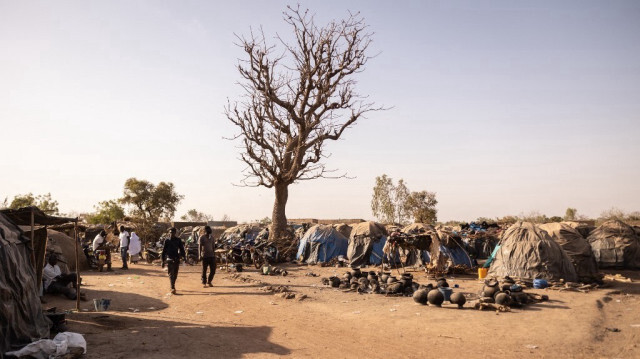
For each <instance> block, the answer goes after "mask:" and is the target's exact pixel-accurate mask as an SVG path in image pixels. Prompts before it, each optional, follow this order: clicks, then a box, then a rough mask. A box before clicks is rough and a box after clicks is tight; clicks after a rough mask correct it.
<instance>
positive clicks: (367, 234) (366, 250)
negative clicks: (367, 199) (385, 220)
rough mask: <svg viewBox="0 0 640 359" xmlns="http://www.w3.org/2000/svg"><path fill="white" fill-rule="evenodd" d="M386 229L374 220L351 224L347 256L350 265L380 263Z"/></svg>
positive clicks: (385, 238)
mask: <svg viewBox="0 0 640 359" xmlns="http://www.w3.org/2000/svg"><path fill="white" fill-rule="evenodd" d="M387 235H388V233H387V230H386V229H385V227H384V226H383V225H382V224H380V223H376V222H372V221H369V222H360V223H357V224H354V225H353V228H352V229H351V237H350V239H349V248H348V249H347V258H348V259H349V261H350V263H351V266H363V265H367V264H374V265H378V264H381V263H382V258H383V256H384V252H383V251H382V248H384V244H385V243H386V241H387Z"/></svg>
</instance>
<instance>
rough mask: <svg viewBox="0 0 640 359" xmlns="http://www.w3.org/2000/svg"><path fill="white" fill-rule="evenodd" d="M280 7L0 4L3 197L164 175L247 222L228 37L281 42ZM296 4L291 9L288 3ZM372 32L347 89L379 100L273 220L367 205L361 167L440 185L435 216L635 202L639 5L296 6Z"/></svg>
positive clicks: (66, 193)
mask: <svg viewBox="0 0 640 359" xmlns="http://www.w3.org/2000/svg"><path fill="white" fill-rule="evenodd" d="M287 4H292V3H291V2H282V1H257V0H256V1H247V0H245V1H228V2H210V1H144V0H139V1H130V0H123V1H85V0H83V1H55V2H54V1H31V0H25V1H8V0H0V128H1V129H2V133H3V136H1V137H2V139H1V140H0V150H1V151H2V153H3V155H2V156H1V157H0V166H1V168H2V169H3V175H2V176H0V197H1V198H0V200H2V199H4V198H5V197H8V198H9V200H11V199H12V198H13V196H15V195H18V194H24V193H28V192H32V193H34V194H44V193H51V195H52V197H53V198H54V199H56V200H57V201H58V202H59V203H60V210H61V211H62V212H64V213H82V212H89V211H92V210H93V208H94V207H93V206H94V205H96V204H97V203H98V202H100V201H103V200H108V199H114V198H118V197H120V196H121V195H122V190H123V184H124V182H125V180H126V179H127V178H130V177H136V178H139V179H146V180H149V181H152V182H154V183H158V182H160V181H170V182H173V183H174V184H175V186H176V189H177V191H178V192H179V193H180V194H183V195H184V196H185V198H184V200H183V201H182V202H181V204H180V205H179V207H178V212H177V216H180V215H182V214H184V213H185V212H186V211H187V210H188V209H191V208H195V209H197V210H199V211H201V212H204V213H208V214H211V215H212V216H213V217H214V218H216V219H220V218H221V217H222V216H223V215H228V216H229V217H231V218H232V219H236V220H239V221H250V220H255V219H258V218H263V217H265V216H270V215H271V212H272V206H273V199H274V194H273V190H272V189H267V188H247V187H240V186H238V184H239V183H240V180H241V179H242V178H243V177H242V170H243V169H244V165H243V163H242V162H241V161H240V160H238V158H239V154H240V150H241V149H240V148H239V145H240V144H239V143H238V142H234V141H229V140H226V139H225V138H228V137H231V136H233V135H234V134H236V133H237V131H236V129H235V128H234V127H233V125H232V124H231V123H230V122H229V120H228V119H227V118H226V117H225V115H224V106H225V104H226V103H227V101H235V100H237V99H239V95H240V94H241V89H240V87H239V86H238V84H237V83H238V81H239V80H240V76H239V74H238V72H237V69H236V66H237V64H238V59H239V58H242V56H243V52H242V50H241V49H240V48H238V47H237V46H236V45H234V44H235V43H236V35H243V34H248V33H249V31H250V29H252V28H253V29H258V28H260V27H262V29H263V31H264V32H265V34H266V35H267V39H268V40H269V41H273V40H274V37H275V35H276V34H281V35H282V36H285V37H286V36H290V34H291V30H290V28H289V27H288V26H287V25H286V24H285V23H284V21H283V20H282V11H283V10H285V8H286V6H287ZM293 4H296V3H293ZM300 5H301V6H302V7H303V8H309V9H310V11H311V12H313V13H315V15H316V21H317V23H318V24H326V23H327V22H328V21H330V20H332V19H341V18H344V17H345V16H347V15H348V12H349V11H352V12H357V11H359V12H360V13H361V15H362V16H363V17H364V19H365V21H366V23H367V25H368V26H369V30H370V31H371V32H373V33H374V34H373V44H372V46H371V48H370V50H371V55H376V56H375V58H374V59H372V60H371V61H370V62H369V63H368V64H367V67H366V69H365V71H364V72H363V73H361V74H359V75H358V77H357V78H356V79H357V81H358V85H357V90H358V92H359V93H361V94H364V95H368V96H369V98H370V99H371V100H372V101H375V103H376V104H380V105H384V106H387V107H389V108H390V109H389V110H387V111H383V112H376V113H371V114H369V115H368V116H367V118H366V119H361V120H359V121H358V122H357V123H356V125H355V126H353V127H352V128H350V129H348V130H347V131H345V133H344V134H343V136H342V138H341V139H340V140H338V141H335V142H331V143H328V144H327V146H326V148H327V150H328V151H329V152H330V153H331V156H330V157H329V158H328V159H327V160H326V162H325V163H326V164H327V167H329V168H335V169H340V170H342V171H343V172H346V173H347V174H348V175H349V176H350V177H352V179H338V180H331V179H319V180H314V181H305V182H303V183H300V184H294V185H292V186H291V187H290V191H289V201H288V204H287V217H288V218H363V219H373V218H374V217H373V215H372V213H371V209H370V201H371V195H372V192H373V190H372V189H373V186H374V182H375V177H376V176H380V175H382V174H387V175H388V176H390V177H391V178H393V179H394V180H398V179H400V178H402V179H404V180H405V182H406V184H407V185H408V187H409V188H410V189H411V190H414V191H420V190H428V191H432V192H436V193H437V199H438V201H439V203H438V210H439V212H438V217H439V219H440V220H442V221H447V220H467V221H469V220H474V219H476V218H477V217H480V216H483V217H496V216H504V215H509V214H511V215H518V214H527V213H530V212H540V213H544V214H547V215H549V216H551V215H563V214H564V211H565V209H566V208H567V207H574V208H577V209H578V213H579V214H584V215H588V216H598V215H599V214H600V213H601V212H602V211H604V210H607V209H609V208H611V207H617V208H619V209H622V210H624V211H635V210H640V185H638V178H639V177H640V166H639V164H640V160H639V159H640V2H638V1H606V2H605V1H562V2H557V1H536V2H532V1H483V2H479V1H402V2H395V1H393V2H392V1H322V2H319V1H316V2H313V1H300Z"/></svg>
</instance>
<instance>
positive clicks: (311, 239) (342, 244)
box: [296, 225, 382, 263]
mask: <svg viewBox="0 0 640 359" xmlns="http://www.w3.org/2000/svg"><path fill="white" fill-rule="evenodd" d="M348 246H349V241H348V240H347V238H346V237H345V236H343V235H342V234H340V232H338V231H337V230H336V229H335V228H333V227H331V226H320V225H318V226H313V227H311V228H309V230H308V231H307V233H305V234H304V236H303V237H302V238H301V239H300V245H299V246H298V253H297V255H296V258H297V259H298V260H302V261H306V262H307V263H318V262H327V261H329V260H331V259H332V258H334V257H337V256H339V255H343V256H346V255H347V247H348ZM380 252H381V253H382V250H380Z"/></svg>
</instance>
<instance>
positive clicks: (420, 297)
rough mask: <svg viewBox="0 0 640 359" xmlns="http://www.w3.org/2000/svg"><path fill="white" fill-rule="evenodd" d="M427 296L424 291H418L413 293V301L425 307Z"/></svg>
mask: <svg viewBox="0 0 640 359" xmlns="http://www.w3.org/2000/svg"><path fill="white" fill-rule="evenodd" d="M428 294H429V293H427V291H426V290H425V289H418V290H416V291H415V292H413V301H414V302H416V303H420V304H422V305H426V304H427V295H428Z"/></svg>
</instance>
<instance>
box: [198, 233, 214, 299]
mask: <svg viewBox="0 0 640 359" xmlns="http://www.w3.org/2000/svg"><path fill="white" fill-rule="evenodd" d="M215 244H216V241H215V239H214V238H213V234H212V230H211V227H209V226H205V227H204V234H203V235H202V236H200V240H199V242H198V252H200V259H202V286H203V287H204V288H206V287H207V286H209V287H213V284H211V282H212V281H213V276H214V275H215V274H216V255H215V247H216V246H215ZM207 269H209V277H207Z"/></svg>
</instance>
